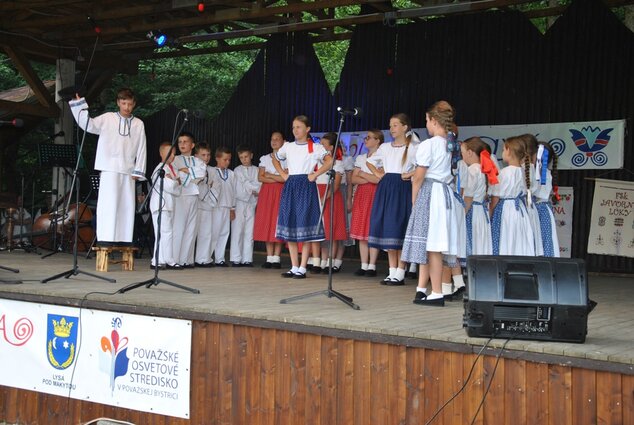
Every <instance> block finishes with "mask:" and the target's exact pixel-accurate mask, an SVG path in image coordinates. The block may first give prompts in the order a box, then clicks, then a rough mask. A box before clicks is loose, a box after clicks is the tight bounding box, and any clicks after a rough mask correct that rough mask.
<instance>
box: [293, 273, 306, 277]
mask: <svg viewBox="0 0 634 425" xmlns="http://www.w3.org/2000/svg"><path fill="white" fill-rule="evenodd" d="M293 279H306V273H302V272H297V273H293Z"/></svg>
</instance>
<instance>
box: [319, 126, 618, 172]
mask: <svg viewBox="0 0 634 425" xmlns="http://www.w3.org/2000/svg"><path fill="white" fill-rule="evenodd" d="M414 130H415V131H416V133H417V134H418V135H419V137H420V139H421V140H425V139H427V138H428V135H427V130H426V129H424V128H418V129H414ZM526 133H530V134H534V135H535V136H536V137H537V139H538V140H540V141H544V142H548V143H550V144H551V146H552V147H553V148H554V149H555V152H556V153H557V155H558V156H559V159H558V163H557V168H558V169H560V170H581V169H613V168H622V167H623V152H624V151H623V145H624V139H625V120H614V121H585V122H567V123H550V124H517V125H494V126H473V127H460V137H459V139H460V140H466V139H468V138H470V137H475V136H478V137H480V138H481V139H482V140H484V141H485V142H486V143H488V144H489V145H490V146H491V150H492V151H493V153H494V154H495V155H496V156H497V157H498V159H500V161H501V160H502V150H503V148H504V139H506V138H508V137H511V136H519V135H520V134H526ZM322 134H323V133H313V135H314V136H317V137H320V136H321V135H322ZM383 134H384V135H385V140H386V141H390V140H392V138H391V136H390V133H389V131H388V130H383ZM364 136H365V132H345V133H342V135H341V140H342V142H343V143H344V144H345V145H346V146H347V147H348V149H349V154H350V155H352V156H356V155H358V154H359V153H363V152H366V151H367V149H365V147H364V146H363V137H364Z"/></svg>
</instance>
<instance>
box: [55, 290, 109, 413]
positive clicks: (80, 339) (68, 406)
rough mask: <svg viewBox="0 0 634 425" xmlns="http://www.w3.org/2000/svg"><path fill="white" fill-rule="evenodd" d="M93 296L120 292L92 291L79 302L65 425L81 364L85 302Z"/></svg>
mask: <svg viewBox="0 0 634 425" xmlns="http://www.w3.org/2000/svg"><path fill="white" fill-rule="evenodd" d="M92 294H101V295H117V294H118V292H117V291H115V292H101V291H92V292H88V293H87V294H86V295H84V297H83V298H82V299H81V301H80V302H79V326H78V329H77V332H78V335H77V339H78V345H77V354H76V356H75V361H74V362H73V370H72V372H71V374H70V382H69V384H68V396H67V397H66V412H67V414H66V420H65V421H64V423H65V424H68V420H69V419H70V417H71V414H70V400H71V397H70V395H71V393H72V392H73V379H74V378H75V369H76V368H77V363H78V362H79V353H80V352H81V345H82V343H81V341H82V336H83V332H82V327H83V326H82V321H81V313H82V311H83V309H84V302H85V301H86V300H87V299H88V296H89V295H92Z"/></svg>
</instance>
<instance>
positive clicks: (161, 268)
mask: <svg viewBox="0 0 634 425" xmlns="http://www.w3.org/2000/svg"><path fill="white" fill-rule="evenodd" d="M157 268H158V269H159V270H165V269H166V268H167V267H166V266H165V264H159V265H158V267H156V266H155V265H153V264H150V269H152V270H156V269H157Z"/></svg>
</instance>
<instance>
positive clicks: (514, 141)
mask: <svg viewBox="0 0 634 425" xmlns="http://www.w3.org/2000/svg"><path fill="white" fill-rule="evenodd" d="M504 147H505V148H508V150H509V152H510V153H511V155H513V158H515V159H516V160H518V161H519V162H520V163H522V162H523V163H524V166H523V168H524V181H525V183H526V190H530V187H531V175H530V165H531V159H530V156H529V154H528V151H527V148H526V141H525V139H524V138H523V137H522V136H515V137H509V138H508V139H506V140H505V141H504Z"/></svg>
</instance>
